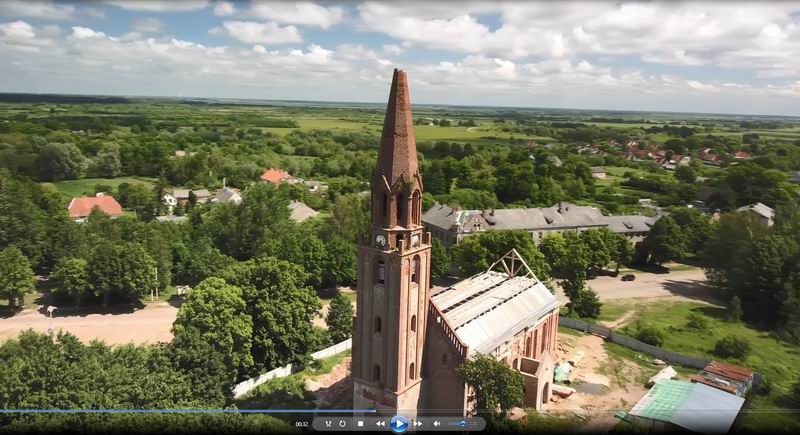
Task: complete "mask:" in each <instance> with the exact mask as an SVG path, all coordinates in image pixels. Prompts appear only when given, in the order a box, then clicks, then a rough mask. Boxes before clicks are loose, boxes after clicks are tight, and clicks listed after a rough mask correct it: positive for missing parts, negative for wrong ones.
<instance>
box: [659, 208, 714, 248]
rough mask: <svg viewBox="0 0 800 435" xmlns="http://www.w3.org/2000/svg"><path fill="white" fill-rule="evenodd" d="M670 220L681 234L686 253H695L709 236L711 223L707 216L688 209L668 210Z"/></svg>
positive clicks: (704, 244)
mask: <svg viewBox="0 0 800 435" xmlns="http://www.w3.org/2000/svg"><path fill="white" fill-rule="evenodd" d="M669 211H670V215H669V217H670V218H672V219H673V220H674V221H675V223H676V224H678V227H679V228H680V230H681V233H683V239H684V240H685V243H686V250H687V252H691V253H696V252H699V251H701V250H702V249H703V248H704V247H705V246H706V242H707V241H708V238H709V237H710V236H711V230H712V228H711V223H710V222H709V220H708V216H707V215H705V214H703V213H701V212H699V211H697V210H695V209H693V208H688V207H674V208H670V209H669Z"/></svg>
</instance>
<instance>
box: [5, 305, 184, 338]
mask: <svg viewBox="0 0 800 435" xmlns="http://www.w3.org/2000/svg"><path fill="white" fill-rule="evenodd" d="M177 315H178V309H177V308H175V307H173V306H172V305H170V304H168V303H166V302H163V303H155V304H148V305H146V306H145V307H144V308H142V309H139V310H136V311H133V312H129V313H121V314H85V315H62V316H59V315H58V311H56V316H55V317H53V329H54V330H55V331H56V332H58V331H59V330H63V331H67V332H70V333H72V334H73V335H75V336H76V337H78V338H79V339H80V340H81V341H83V342H84V343H88V342H90V341H92V340H95V339H97V340H102V341H105V342H106V343H107V344H112V345H113V344H126V343H136V344H141V343H157V342H169V341H171V340H172V332H171V331H170V330H171V329H172V323H173V322H174V321H175V318H176V317H177ZM49 327H50V319H49V318H48V317H47V316H46V315H45V314H42V313H40V312H39V311H38V310H35V309H28V310H24V311H22V312H21V313H18V314H16V315H14V316H12V317H9V318H6V319H0V341H4V340H6V339H9V338H13V337H16V336H17V335H18V334H19V332H20V331H24V330H26V329H33V330H34V331H38V332H42V333H47V330H48V328H49Z"/></svg>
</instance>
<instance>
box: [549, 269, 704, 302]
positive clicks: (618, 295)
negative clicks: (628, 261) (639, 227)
mask: <svg viewBox="0 0 800 435" xmlns="http://www.w3.org/2000/svg"><path fill="white" fill-rule="evenodd" d="M705 280H706V277H705V273H704V272H703V271H702V270H701V269H693V270H684V271H677V272H670V273H663V274H661V273H648V272H641V273H637V274H636V280H634V281H622V280H621V279H619V278H615V277H611V276H601V277H597V278H595V279H592V280H589V281H588V282H587V285H588V286H589V287H591V288H592V290H594V291H595V292H596V293H597V296H598V297H599V298H600V300H601V301H609V300H614V299H636V298H670V299H673V300H684V301H705V302H710V303H719V302H720V301H719V299H718V298H717V296H716V295H715V294H714V293H713V291H711V290H710V289H709V288H708V287H706V286H705ZM556 287H557V294H558V298H559V300H561V301H562V302H564V303H566V302H568V299H567V297H566V296H565V295H564V292H563V290H562V289H561V288H560V286H556Z"/></svg>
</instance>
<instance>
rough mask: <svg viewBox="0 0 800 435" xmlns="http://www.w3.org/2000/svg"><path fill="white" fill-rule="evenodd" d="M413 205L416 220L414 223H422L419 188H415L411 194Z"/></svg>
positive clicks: (413, 215) (413, 214)
mask: <svg viewBox="0 0 800 435" xmlns="http://www.w3.org/2000/svg"><path fill="white" fill-rule="evenodd" d="M411 207H412V214H411V216H412V218H413V220H414V225H419V224H420V220H421V219H420V212H419V211H420V200H419V190H415V191H414V194H413V195H412V196H411Z"/></svg>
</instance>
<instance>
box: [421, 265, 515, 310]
mask: <svg viewBox="0 0 800 435" xmlns="http://www.w3.org/2000/svg"><path fill="white" fill-rule="evenodd" d="M507 279H508V275H506V274H504V273H498V272H484V273H482V274H480V275H475V276H473V277H472V278H468V279H465V280H463V281H459V282H458V283H456V284H453V285H452V286H450V287H448V288H447V289H446V290H443V291H440V292H438V293H436V294H435V295H433V296H431V299H433V300H435V301H436V305H437V306H439V309H441V310H442V311H445V310H447V309H449V308H450V307H452V306H453V305H456V304H458V303H459V302H461V301H463V300H465V299H467V298H469V297H471V296H473V295H475V294H476V293H480V292H481V291H484V290H486V289H488V288H490V287H492V286H494V285H497V284H499V283H501V282H503V281H505V280H507Z"/></svg>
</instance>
